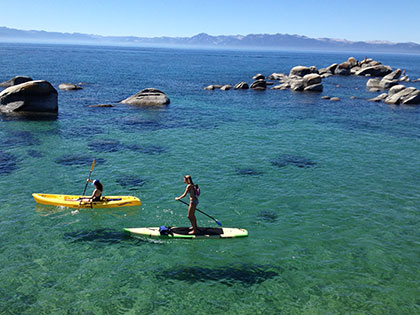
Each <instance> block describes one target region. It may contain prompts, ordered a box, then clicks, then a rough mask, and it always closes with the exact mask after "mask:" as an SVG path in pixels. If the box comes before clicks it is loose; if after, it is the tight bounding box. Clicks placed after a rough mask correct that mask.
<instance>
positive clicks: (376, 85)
mask: <svg viewBox="0 0 420 315" xmlns="http://www.w3.org/2000/svg"><path fill="white" fill-rule="evenodd" d="M380 83H381V81H380V80H379V79H369V80H368V81H367V82H366V87H367V88H368V89H372V88H373V89H379V84H380Z"/></svg>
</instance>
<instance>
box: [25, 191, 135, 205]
mask: <svg viewBox="0 0 420 315" xmlns="http://www.w3.org/2000/svg"><path fill="white" fill-rule="evenodd" d="M32 196H33V197H34V199H35V201H36V202H37V203H40V204H43V205H51V206H63V207H68V208H79V207H80V208H117V207H130V206H140V205H141V201H140V199H139V198H137V197H134V196H106V197H102V200H101V201H93V202H89V201H82V202H80V198H81V196H76V195H54V194H32ZM86 197H87V196H85V198H86Z"/></svg>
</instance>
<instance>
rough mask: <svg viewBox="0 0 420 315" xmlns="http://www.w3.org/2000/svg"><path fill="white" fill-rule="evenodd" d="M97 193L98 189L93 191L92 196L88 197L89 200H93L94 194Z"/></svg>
mask: <svg viewBox="0 0 420 315" xmlns="http://www.w3.org/2000/svg"><path fill="white" fill-rule="evenodd" d="M97 191H98V189H95V190H94V191H93V193H92V196H90V197H89V199H91V200H93V198H95V197H96V192H97Z"/></svg>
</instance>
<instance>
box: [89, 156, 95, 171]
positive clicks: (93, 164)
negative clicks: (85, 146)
mask: <svg viewBox="0 0 420 315" xmlns="http://www.w3.org/2000/svg"><path fill="white" fill-rule="evenodd" d="M94 167H95V159H93V161H92V167H91V168H90V171H91V172H92V171H93V168H94Z"/></svg>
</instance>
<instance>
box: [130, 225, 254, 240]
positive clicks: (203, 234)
mask: <svg viewBox="0 0 420 315" xmlns="http://www.w3.org/2000/svg"><path fill="white" fill-rule="evenodd" d="M159 229H160V228H159V227H143V228H125V229H124V232H126V233H128V234H130V235H131V236H143V237H152V238H188V239H194V238H197V239H203V238H236V237H247V236H248V231H247V230H245V229H237V228H210V227H199V228H198V231H199V232H198V233H197V234H188V232H189V231H191V230H190V228H188V227H170V228H168V229H169V231H165V232H164V233H161V232H160V231H159Z"/></svg>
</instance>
